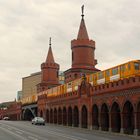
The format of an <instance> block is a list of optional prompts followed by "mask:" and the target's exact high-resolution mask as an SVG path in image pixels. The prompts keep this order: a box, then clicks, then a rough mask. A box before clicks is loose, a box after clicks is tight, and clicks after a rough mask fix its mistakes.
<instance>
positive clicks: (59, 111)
mask: <svg viewBox="0 0 140 140" xmlns="http://www.w3.org/2000/svg"><path fill="white" fill-rule="evenodd" d="M58 124H62V109H61V107H59V108H58Z"/></svg>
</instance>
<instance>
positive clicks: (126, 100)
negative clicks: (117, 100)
mask: <svg viewBox="0 0 140 140" xmlns="http://www.w3.org/2000/svg"><path fill="white" fill-rule="evenodd" d="M126 102H130V103H131V105H132V107H133V109H134V111H136V107H135V106H134V103H133V101H132V100H131V99H124V100H123V102H122V105H121V106H122V108H121V109H122V112H123V108H124V105H125V103H126Z"/></svg>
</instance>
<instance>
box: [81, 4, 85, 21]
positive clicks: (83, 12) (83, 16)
mask: <svg viewBox="0 0 140 140" xmlns="http://www.w3.org/2000/svg"><path fill="white" fill-rule="evenodd" d="M81 9H82V15H81V16H82V19H83V17H84V5H82V7H81Z"/></svg>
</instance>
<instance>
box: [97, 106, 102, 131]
mask: <svg viewBox="0 0 140 140" xmlns="http://www.w3.org/2000/svg"><path fill="white" fill-rule="evenodd" d="M98 115H99V130H101V129H102V128H101V107H100V106H99V112H98Z"/></svg>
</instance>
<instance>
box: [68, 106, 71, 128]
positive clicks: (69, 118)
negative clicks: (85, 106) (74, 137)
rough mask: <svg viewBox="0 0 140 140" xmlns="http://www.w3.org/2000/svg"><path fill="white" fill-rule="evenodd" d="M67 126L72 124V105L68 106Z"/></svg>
mask: <svg viewBox="0 0 140 140" xmlns="http://www.w3.org/2000/svg"><path fill="white" fill-rule="evenodd" d="M68 126H72V107H71V106H69V107H68Z"/></svg>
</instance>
